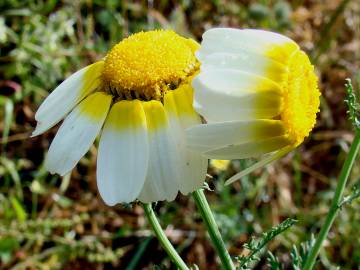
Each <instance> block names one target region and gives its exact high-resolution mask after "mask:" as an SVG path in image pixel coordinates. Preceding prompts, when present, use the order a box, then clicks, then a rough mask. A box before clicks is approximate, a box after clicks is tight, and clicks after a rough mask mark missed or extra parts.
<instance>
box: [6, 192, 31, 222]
mask: <svg viewBox="0 0 360 270" xmlns="http://www.w3.org/2000/svg"><path fill="white" fill-rule="evenodd" d="M10 201H11V205H12V207H13V208H14V211H15V214H16V217H17V219H18V220H19V221H20V222H24V221H25V220H26V218H27V213H26V211H25V209H24V208H23V206H22V205H21V203H20V202H19V201H18V200H17V199H16V198H15V197H13V196H11V197H10Z"/></svg>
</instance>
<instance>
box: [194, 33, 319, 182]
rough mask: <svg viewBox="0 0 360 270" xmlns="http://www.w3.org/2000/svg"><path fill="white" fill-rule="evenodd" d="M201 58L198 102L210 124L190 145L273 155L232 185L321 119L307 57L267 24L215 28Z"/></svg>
mask: <svg viewBox="0 0 360 270" xmlns="http://www.w3.org/2000/svg"><path fill="white" fill-rule="evenodd" d="M196 56H197V57H198V59H199V60H200V62H201V71H200V73H199V74H198V75H197V76H196V77H195V78H194V80H193V82H192V85H193V87H194V89H195V97H194V107H195V108H196V111H197V112H198V113H199V114H201V115H202V116H203V117H204V118H205V119H206V121H207V124H204V125H199V126H196V127H192V128H190V129H189V130H188V132H187V139H188V144H189V146H190V148H191V149H194V150H198V151H200V152H201V153H202V154H203V155H204V156H206V157H208V158H214V159H243V158H250V157H257V156H259V155H262V154H266V153H271V154H270V155H268V156H267V157H265V158H264V159H262V160H261V161H259V162H258V163H256V164H255V165H253V166H252V167H250V168H247V169H246V170H244V171H242V172H240V173H239V174H237V175H235V176H234V177H232V178H230V179H229V180H228V181H227V184H229V183H231V182H233V181H235V180H237V179H239V178H241V177H242V176H244V175H245V174H248V173H249V172H251V171H253V170H254V169H256V168H259V167H261V166H264V165H265V164H267V163H269V162H271V161H273V160H275V159H277V158H279V157H281V156H283V155H285V154H286V153H288V152H289V151H291V150H292V149H294V148H295V147H297V146H298V145H299V144H301V143H302V142H303V140H304V138H305V137H307V136H308V135H309V132H310V131H311V130H312V129H313V127H314V125H315V122H316V113H317V112H318V111H319V104H320V102H319V97H320V92H319V89H318V86H317V76H316V75H315V73H314V67H313V66H312V65H311V63H310V61H309V58H308V56H307V55H306V54H305V53H304V52H303V51H301V50H300V48H299V46H298V45H297V44H296V43H295V42H294V41H292V40H291V39H289V38H287V37H285V36H283V35H280V34H276V33H272V32H268V31H263V30H251V29H245V30H239V29H229V28H214V29H211V30H209V31H207V32H205V33H204V35H203V41H202V43H201V48H200V49H199V50H198V51H197V53H196Z"/></svg>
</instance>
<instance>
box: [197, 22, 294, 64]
mask: <svg viewBox="0 0 360 270" xmlns="http://www.w3.org/2000/svg"><path fill="white" fill-rule="evenodd" d="M276 48H280V51H278V52H277V53H276V54H273V53H271V51H272V50H273V49H276ZM298 49H299V47H298V45H297V44H296V43H295V42H294V41H292V40H291V39H289V38H287V37H285V36H283V35H280V34H277V33H274V32H269V31H264V30H256V29H232V28H213V29H210V30H208V31H206V32H205V33H204V35H203V41H202V42H201V49H200V50H199V51H198V52H197V57H198V58H199V59H200V60H201V61H202V60H203V59H204V57H206V55H208V54H211V53H214V52H227V53H239V52H241V51H250V52H255V53H258V54H260V55H264V56H267V57H270V58H271V59H274V60H276V61H279V62H281V63H286V61H287V58H288V57H289V56H290V55H291V54H292V53H293V52H294V51H295V50H298Z"/></svg>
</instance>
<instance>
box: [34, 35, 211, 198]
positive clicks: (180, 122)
mask: <svg viewBox="0 0 360 270" xmlns="http://www.w3.org/2000/svg"><path fill="white" fill-rule="evenodd" d="M198 46H199V45H198V44H197V43H196V42H195V41H193V40H191V39H186V38H183V37H181V36H179V35H177V34H176V33H175V32H173V31H170V30H155V31H149V32H140V33H137V34H134V35H131V36H130V37H128V38H126V39H124V40H123V41H121V42H120V43H118V44H117V45H115V46H114V47H113V48H112V49H111V50H110V51H109V53H108V54H107V55H106V56H105V58H104V59H103V60H101V61H98V62H96V63H94V64H92V65H89V66H87V67H85V68H83V69H81V70H79V71H77V72H76V73H74V74H73V75H71V76H70V77H69V78H67V79H66V80H65V81H64V82H63V83H61V84H60V85H59V86H58V87H57V88H56V89H55V90H54V91H53V92H52V93H51V94H50V95H49V96H48V97H47V98H46V99H45V101H44V102H43V103H42V104H41V106H40V108H39V109H38V111H37V112H36V115H35V119H36V120H37V126H36V129H35V131H34V132H33V136H36V135H39V134H41V133H43V132H45V131H46V130H48V129H49V128H51V127H52V126H54V125H56V124H57V123H58V122H59V121H61V120H62V119H63V118H65V120H64V122H63V123H62V125H61V127H60V128H59V130H58V132H57V134H56V136H55V138H54V140H53V141H52V143H51V145H50V148H49V152H48V155H47V157H46V160H45V166H46V168H47V169H48V170H49V171H50V172H52V173H58V174H60V175H64V174H66V173H68V172H69V171H71V170H72V169H73V168H74V166H75V165H76V164H77V162H78V161H79V160H80V159H81V157H82V156H83V155H84V154H85V153H86V152H87V151H88V149H89V148H90V146H91V145H92V144H93V143H94V141H95V139H96V137H97V136H98V134H99V133H101V137H100V141H99V147H98V157H97V173H96V174H97V185H98V188H99V191H100V195H101V196H102V198H103V200H104V201H105V202H106V203H107V204H108V205H114V204H116V203H129V202H132V201H134V200H136V199H138V200H140V201H142V202H154V201H160V200H168V201H171V200H174V199H175V197H176V195H177V193H178V191H180V192H181V193H183V194H188V193H189V192H192V191H194V190H196V189H198V188H199V187H201V186H202V184H203V182H204V179H205V175H206V168H207V159H206V158H203V157H202V156H201V155H200V154H198V153H196V152H192V151H191V150H189V149H187V148H186V146H185V128H187V127H190V126H192V125H195V124H199V123H201V119H200V116H199V115H198V114H197V113H196V112H195V110H194V109H193V107H192V99H193V89H192V87H191V84H190V83H191V79H192V77H193V76H194V75H195V74H196V73H197V72H198V69H199V62H198V61H197V59H196V58H195V55H194V52H195V50H197V49H198Z"/></svg>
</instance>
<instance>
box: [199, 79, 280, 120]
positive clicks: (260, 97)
mask: <svg viewBox="0 0 360 270" xmlns="http://www.w3.org/2000/svg"><path fill="white" fill-rule="evenodd" d="M192 85H193V87H194V89H195V100H194V108H195V109H196V111H197V112H198V113H199V114H200V115H202V116H203V117H204V118H205V119H206V121H207V122H222V121H237V120H254V119H270V118H273V117H275V116H277V115H278V114H279V113H280V112H281V106H282V96H281V94H279V91H278V90H275V91H273V90H272V89H269V91H265V90H264V91H252V93H251V91H249V90H248V89H244V91H243V93H242V92H241V91H239V92H238V93H236V94H234V95H233V94H231V93H229V94H227V93H226V92H224V93H222V92H221V89H214V85H211V84H209V83H207V85H205V84H203V83H202V81H201V80H200V79H199V77H196V78H195V79H193V81H192ZM235 90H236V89H234V91H235Z"/></svg>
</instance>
